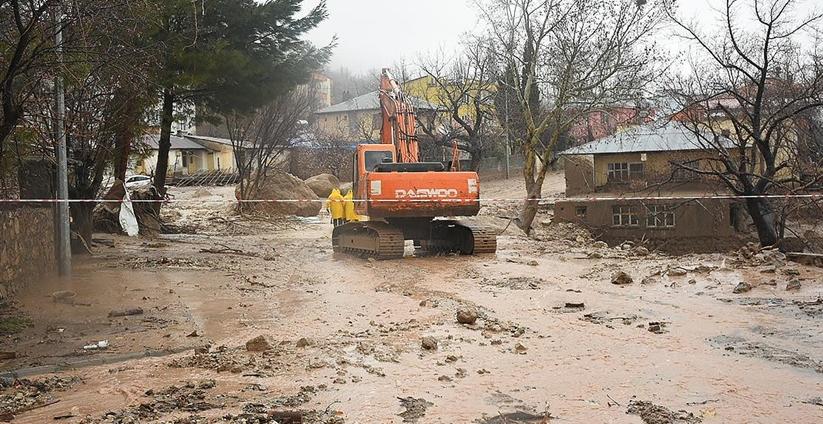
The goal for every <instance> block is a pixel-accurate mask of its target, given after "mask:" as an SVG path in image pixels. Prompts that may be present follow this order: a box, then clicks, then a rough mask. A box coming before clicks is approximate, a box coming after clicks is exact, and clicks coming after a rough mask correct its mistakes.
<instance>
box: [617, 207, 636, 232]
mask: <svg viewBox="0 0 823 424" xmlns="http://www.w3.org/2000/svg"><path fill="white" fill-rule="evenodd" d="M612 225H614V226H615V227H637V226H640V219H639V218H638V217H637V211H636V210H635V208H633V207H631V206H614V207H612Z"/></svg>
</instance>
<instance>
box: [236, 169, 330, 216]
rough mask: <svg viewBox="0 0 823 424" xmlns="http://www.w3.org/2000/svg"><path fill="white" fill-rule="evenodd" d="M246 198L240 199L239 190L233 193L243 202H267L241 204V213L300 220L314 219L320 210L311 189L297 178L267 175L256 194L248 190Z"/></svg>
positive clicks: (285, 174) (284, 175)
mask: <svg viewBox="0 0 823 424" xmlns="http://www.w3.org/2000/svg"><path fill="white" fill-rule="evenodd" d="M251 191H252V192H251V193H249V195H248V196H246V197H247V198H243V197H244V196H243V194H242V193H241V192H240V186H238V187H237V189H236V190H235V197H236V198H237V200H239V201H244V200H270V201H272V202H265V203H244V204H243V209H244V210H246V211H252V212H257V213H262V214H267V215H274V216H288V215H296V216H303V217H311V216H317V214H319V213H320V209H322V207H323V202H321V201H320V198H319V197H317V195H316V194H315V193H314V191H312V189H311V188H310V187H309V186H308V184H306V183H305V182H304V181H303V180H301V179H300V178H297V177H295V176H294V175H291V174H288V173H285V172H281V171H270V172H269V174H268V175H267V176H266V177H265V178H264V179H262V181H261V182H260V186H259V188H258V189H256V190H251Z"/></svg>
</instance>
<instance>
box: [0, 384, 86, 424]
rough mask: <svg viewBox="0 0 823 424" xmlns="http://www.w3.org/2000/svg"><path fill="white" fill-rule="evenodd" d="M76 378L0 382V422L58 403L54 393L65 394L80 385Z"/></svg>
mask: <svg viewBox="0 0 823 424" xmlns="http://www.w3.org/2000/svg"><path fill="white" fill-rule="evenodd" d="M81 382H82V380H80V379H79V378H77V377H68V378H67V377H59V376H53V377H48V378H45V379H40V380H26V379H23V380H12V381H6V380H0V421H12V420H14V416H15V415H17V414H20V413H23V412H26V411H31V410H33V409H37V408H42V407H45V406H49V405H52V404H54V403H57V402H59V399H57V398H56V397H54V393H55V392H65V391H67V390H69V389H71V388H73V387H74V386H75V385H77V384H79V383H81Z"/></svg>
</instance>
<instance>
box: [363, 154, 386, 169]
mask: <svg viewBox="0 0 823 424" xmlns="http://www.w3.org/2000/svg"><path fill="white" fill-rule="evenodd" d="M386 162H388V163H391V162H392V154H391V152H385V151H384V152H375V151H372V152H366V172H372V171H374V168H376V167H377V165H380V164H381V163H386Z"/></svg>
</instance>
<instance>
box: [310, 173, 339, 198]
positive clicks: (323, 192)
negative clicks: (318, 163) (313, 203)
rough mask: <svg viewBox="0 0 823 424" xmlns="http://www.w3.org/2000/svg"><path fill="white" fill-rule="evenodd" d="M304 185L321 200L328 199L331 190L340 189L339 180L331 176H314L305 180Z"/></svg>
mask: <svg viewBox="0 0 823 424" xmlns="http://www.w3.org/2000/svg"><path fill="white" fill-rule="evenodd" d="M306 185H308V186H309V188H310V189H311V190H312V191H313V192H314V194H316V195H317V196H318V197H320V198H321V199H325V198H327V197H329V195H330V194H331V192H332V190H334V189H336V188H338V189H339V188H340V180H339V179H337V177H335V176H334V175H331V174H320V175H315V176H313V177H311V178H309V179H307V180H306Z"/></svg>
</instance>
